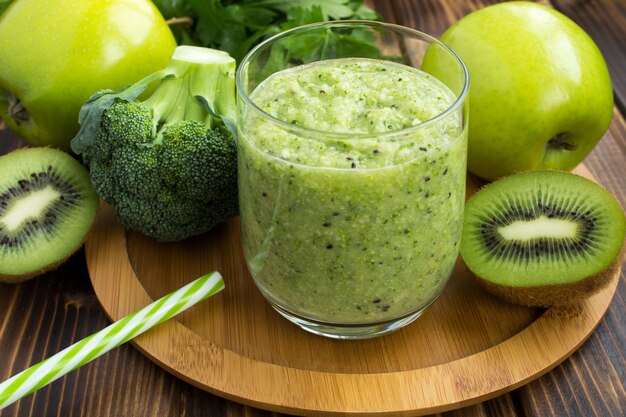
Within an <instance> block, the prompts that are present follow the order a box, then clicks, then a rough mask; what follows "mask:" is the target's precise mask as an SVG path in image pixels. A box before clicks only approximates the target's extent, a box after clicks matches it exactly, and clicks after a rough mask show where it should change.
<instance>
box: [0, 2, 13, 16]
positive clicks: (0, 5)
mask: <svg viewBox="0 0 626 417" xmlns="http://www.w3.org/2000/svg"><path fill="white" fill-rule="evenodd" d="M12 1H13V0H0V14H2V12H4V10H5V9H6V8H7V7H9V4H11V2H12Z"/></svg>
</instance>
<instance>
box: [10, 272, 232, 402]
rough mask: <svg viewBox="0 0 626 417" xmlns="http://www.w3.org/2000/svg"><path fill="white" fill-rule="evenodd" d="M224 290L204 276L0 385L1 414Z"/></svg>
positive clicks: (214, 279) (220, 283)
mask: <svg viewBox="0 0 626 417" xmlns="http://www.w3.org/2000/svg"><path fill="white" fill-rule="evenodd" d="M222 289H224V281H223V280H222V276H221V275H220V274H219V273H218V272H213V273H210V274H207V275H205V276H203V277H201V278H198V279H197V280H195V281H193V282H190V283H189V284H187V285H185V286H184V287H182V288H180V289H179V290H177V291H174V292H173V293H171V294H168V295H166V296H165V297H163V298H160V299H159V300H157V301H155V302H153V303H151V304H149V305H148V306H146V307H144V308H142V309H141V310H139V311H137V312H135V313H132V314H129V315H128V316H126V317H124V318H122V319H121V320H119V321H116V322H115V323H113V324H111V325H110V326H108V327H106V328H104V329H102V330H100V331H99V332H97V333H94V334H92V335H91V336H88V337H86V338H85V339H83V340H81V341H79V342H77V343H75V344H73V345H72V346H70V347H68V348H66V349H64V350H62V351H61V352H59V353H57V354H56V355H54V356H52V357H50V358H48V359H45V360H44V361H42V362H39V363H38V364H37V365H34V366H31V367H30V368H28V369H26V370H25V371H23V372H20V373H19V374H17V375H15V376H13V377H11V378H9V379H7V380H6V381H4V382H2V383H0V410H1V409H3V408H5V407H7V406H8V405H10V404H13V403H14V402H15V401H17V400H19V399H20V398H22V397H25V396H27V395H28V394H31V393H33V392H35V391H37V390H38V389H40V388H42V387H44V386H45V385H47V384H49V383H51V382H52V381H56V380H57V379H59V378H60V377H62V376H63V375H65V374H67V373H69V372H71V371H73V370H74V369H76V368H78V367H81V366H83V365H84V364H86V363H87V362H90V361H92V360H94V359H95V358H97V357H99V356H101V355H103V354H105V353H106V352H108V351H110V350H111V349H114V348H116V347H118V346H120V345H121V344H123V343H126V342H127V341H129V340H130V339H132V338H134V337H136V336H139V335H140V334H142V333H143V332H145V331H146V330H148V329H150V328H152V327H154V326H157V325H159V324H161V323H163V322H164V321H165V320H168V319H170V318H171V317H172V316H175V315H176V314H178V313H181V312H183V311H185V310H186V309H188V308H189V307H191V306H193V305H194V304H196V303H197V302H199V301H202V300H204V299H205V298H208V297H210V296H211V295H213V294H215V293H217V292H219V291H221V290H222Z"/></svg>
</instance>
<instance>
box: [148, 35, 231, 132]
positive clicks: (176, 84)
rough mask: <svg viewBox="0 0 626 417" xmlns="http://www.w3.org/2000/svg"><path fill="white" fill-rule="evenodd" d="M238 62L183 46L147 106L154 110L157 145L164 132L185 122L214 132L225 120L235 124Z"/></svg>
mask: <svg viewBox="0 0 626 417" xmlns="http://www.w3.org/2000/svg"><path fill="white" fill-rule="evenodd" d="M234 71H235V60H234V59H233V58H231V57H230V56H229V55H228V54H227V53H226V52H222V51H217V50H213V49H206V48H199V47H193V46H179V47H178V48H176V51H175V52H174V55H173V56H172V59H171V60H170V62H169V64H168V65H167V67H166V68H165V73H166V74H167V75H166V76H165V77H164V78H163V79H162V80H161V83H160V84H159V86H158V87H157V89H156V90H155V91H154V93H153V94H152V95H151V96H150V97H149V98H148V99H146V100H145V101H144V102H143V104H144V105H145V106H146V107H148V108H151V109H152V112H153V124H154V129H155V133H156V134H155V137H156V142H160V141H161V138H162V135H161V132H162V131H163V129H164V128H165V127H166V126H168V125H170V124H173V123H176V122H179V121H181V120H196V121H199V122H202V123H204V124H205V126H206V127H207V128H208V129H210V128H212V127H214V126H215V124H216V123H217V124H221V123H222V117H226V118H229V119H231V120H234V119H235V117H236V113H235V112H236V102H235V81H234V76H233V73H234Z"/></svg>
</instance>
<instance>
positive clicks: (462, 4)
mask: <svg viewBox="0 0 626 417" xmlns="http://www.w3.org/2000/svg"><path fill="white" fill-rule="evenodd" d="M487 3H488V2H483V1H475V0H469V1H465V0H444V1H440V0H406V1H400V0H378V1H374V4H375V7H376V8H377V9H378V10H380V11H381V12H382V13H383V15H384V17H385V20H388V21H400V20H401V18H403V17H406V16H409V15H410V16H412V17H411V18H412V19H415V21H416V22H417V21H420V22H424V24H425V25H426V26H420V27H418V28H421V29H424V30H427V31H428V30H430V29H428V28H433V30H432V33H433V34H437V33H441V32H442V31H443V27H444V25H445V24H447V23H448V22H451V21H453V20H454V19H456V18H458V17H459V16H461V15H463V14H466V13H468V12H469V11H471V10H473V9H475V8H476V7H481V6H482V5H485V4H487ZM555 4H556V6H557V8H558V9H559V10H561V11H563V12H564V13H566V14H567V15H569V16H570V17H571V18H572V19H574V20H575V21H577V22H578V23H579V24H581V26H583V27H584V28H585V29H586V30H587V31H588V32H589V33H590V34H591V36H592V37H593V38H594V40H595V41H596V42H597V43H598V45H599V47H600V49H601V50H602V52H603V54H604V56H605V58H606V59H607V61H608V63H609V66H610V69H611V74H612V77H613V82H614V88H615V96H616V98H617V99H616V101H618V103H623V101H624V100H623V99H619V98H620V97H625V96H626V85H625V83H624V82H623V80H624V78H625V77H626V71H625V70H624V68H625V67H626V66H625V65H624V63H623V57H624V53H625V51H626V49H624V38H625V37H624V28H625V27H626V24H625V23H624V21H625V20H626V12H625V11H624V2H623V0H598V1H593V2H591V1H583V0H558V1H555ZM396 12H397V17H396ZM440 19H443V23H439V24H438V23H437V21H439V20H440ZM436 31H438V32H436ZM620 80H621V81H620ZM623 109H624V108H623V106H622V110H623ZM625 131H626V124H624V119H623V117H622V116H621V115H620V114H619V113H617V112H616V115H615V117H614V120H613V124H612V125H611V129H610V135H608V136H607V137H605V138H604V139H603V141H602V142H601V143H600V144H599V146H598V147H597V148H596V149H595V150H594V152H593V153H592V154H591V155H590V156H589V157H588V158H587V160H586V161H585V163H586V165H587V166H588V167H589V168H590V170H591V171H592V172H593V174H594V176H595V177H596V178H597V179H598V180H599V181H600V182H601V183H602V184H603V185H605V186H607V188H608V189H609V190H611V191H612V192H613V193H614V194H615V195H616V196H617V197H618V199H619V200H620V202H621V203H622V205H626V204H625V203H626V176H625V175H624V171H625V170H626V162H625V161H626V151H625V149H626V133H625ZM22 146H25V143H24V142H22V141H21V140H19V139H18V138H17V136H16V135H14V134H12V133H11V132H9V131H8V130H4V131H0V154H3V153H6V152H8V151H9V150H11V149H16V148H18V147H22ZM625 282H626V274H625V273H624V272H622V276H621V278H620V283H619V286H618V289H617V293H616V295H615V297H614V299H613V302H612V303H611V305H610V307H609V310H608V312H607V314H606V316H605V318H604V319H603V320H602V321H601V323H600V325H599V327H598V329H597V330H596V332H595V333H594V334H593V335H592V336H591V337H590V338H589V340H588V341H587V342H586V343H585V344H584V345H583V346H582V347H581V348H580V349H579V350H578V351H576V352H575V353H574V354H573V355H572V356H571V357H570V358H569V359H568V360H566V361H565V362H563V363H562V364H561V365H559V366H558V367H556V368H555V369H554V370H553V371H551V372H550V373H548V374H547V375H545V376H543V377H541V378H539V379H538V380H536V381H533V382H531V383H530V384H528V385H525V386H524V387H522V388H520V389H517V390H515V391H513V392H511V393H509V394H505V395H502V396H500V397H497V398H495V399H493V400H488V401H484V402H482V403H480V404H476V405H473V406H469V407H466V408H462V409H459V410H455V411H450V412H446V413H443V414H438V415H443V416H446V417H478V416H480V417H487V416H488V417H496V416H497V417H502V416H506V417H509V416H510V417H517V416H520V417H521V416H526V417H530V416H542V417H543V416H546V417H561V416H571V417H587V416H591V415H595V416H602V417H604V416H615V417H618V416H619V417H621V416H623V414H624V413H623V412H624V410H625V409H626V394H625V393H624V385H625V384H626V382H625V381H626V379H625V375H626V360H625V358H624V353H623V346H626V334H625V326H624V317H626V285H625ZM68 301H69V304H67V303H68ZM66 304H67V306H66ZM42 316H43V317H47V320H46V321H45V322H44V323H43V324H42V326H41V327H40V326H39V325H38V323H39V322H40V320H41V317H42ZM108 323H109V320H108V319H107V317H106V315H105V314H104V312H103V310H102V309H101V308H100V307H99V306H98V304H97V301H96V298H95V296H94V293H93V289H92V288H91V284H90V283H89V279H88V275H87V271H86V267H85V262H84V259H83V253H82V252H79V253H77V254H76V255H75V256H74V257H73V258H72V259H70V261H69V262H68V263H66V264H65V265H63V266H62V267H61V268H60V269H58V270H57V271H54V272H50V273H47V274H45V275H42V276H41V277H39V278H37V279H34V280H32V281H29V282H27V283H24V284H20V285H14V286H9V285H0V379H2V378H4V377H8V376H9V375H10V374H12V373H14V372H16V371H18V370H21V369H23V368H24V367H25V366H27V365H29V364H32V363H33V361H36V360H38V359H41V358H43V357H45V356H47V355H48V354H50V353H53V352H55V351H57V350H58V349H59V348H61V347H65V346H68V345H70V344H71V343H73V342H76V341H77V340H78V339H79V338H80V337H82V336H83V335H87V334H89V333H93V332H95V331H97V330H99V329H101V328H103V327H104V326H106V325H107V324H108ZM66 328H69V330H66ZM278 415H279V414H276V413H270V412H266V411H262V410H258V409H255V408H251V407H248V406H244V405H240V404H237V403H235V402H232V401H228V400H223V399H221V398H219V397H216V396H213V395H211V394H208V393H206V392H204V391H202V390H199V389H197V388H194V387H193V386H191V385H190V384H187V383H185V382H183V381H181V380H179V379H177V378H175V377H173V376H171V375H170V374H168V373H166V372H164V371H162V370H161V369H160V368H158V367H157V366H156V365H154V364H152V363H151V362H150V361H149V360H148V359H146V358H145V357H144V356H143V355H142V354H141V353H139V352H138V351H137V350H136V349H135V348H134V347H132V346H130V345H127V346H123V347H121V348H119V349H117V350H116V351H114V352H110V353H108V354H106V355H105V356H103V357H102V358H100V359H98V361H96V362H93V363H91V364H88V365H86V366H85V367H83V368H81V369H80V370H78V371H77V372H75V373H72V374H70V375H67V376H66V377H64V378H63V379H61V380H59V381H57V382H55V383H54V384H52V385H50V386H48V387H46V388H44V389H43V390H41V391H39V392H38V393H36V394H35V395H33V396H30V397H28V398H26V399H24V400H22V401H20V402H18V403H16V404H14V405H12V406H11V407H9V408H7V409H5V410H2V411H0V416H1V417H5V416H12V417H14V416H20V417H27V416H35V417H40V416H63V417H65V416H73V417H78V416H98V417H99V416H116V417H117V416H124V417H135V416H137V417H140V416H141V417H147V416H159V417H161V416H171V417H174V416H215V417H242V416H246V417H269V416H278Z"/></svg>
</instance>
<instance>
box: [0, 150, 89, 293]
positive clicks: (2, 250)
mask: <svg viewBox="0 0 626 417" xmlns="http://www.w3.org/2000/svg"><path fill="white" fill-rule="evenodd" d="M97 207H98V197H97V195H96V194H95V191H94V190H93V188H92V186H91V183H90V181H89V174H88V173H87V171H86V170H85V168H84V167H83V166H82V165H81V164H80V163H79V162H77V161H76V160H75V159H74V158H72V157H71V156H70V155H68V154H66V153H65V152H62V151H59V150H56V149H50V148H28V149H19V150H16V151H13V152H11V153H9V154H7V155H4V156H2V157H0V282H20V281H23V280H25V279H28V278H31V277H33V276H35V275H38V274H40V273H42V272H44V271H47V270H49V269H52V268H54V267H56V266H57V265H59V264H60V263H61V262H63V261H64V260H65V259H66V258H68V257H69V256H70V255H71V254H72V253H74V252H75V251H76V250H77V249H78V248H79V247H80V246H81V244H82V242H83V240H84V239H85V236H86V235H87V232H88V231H89V229H90V228H91V225H92V223H93V221H94V219H95V215H96V211H97Z"/></svg>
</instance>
